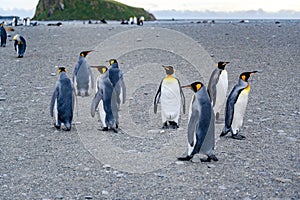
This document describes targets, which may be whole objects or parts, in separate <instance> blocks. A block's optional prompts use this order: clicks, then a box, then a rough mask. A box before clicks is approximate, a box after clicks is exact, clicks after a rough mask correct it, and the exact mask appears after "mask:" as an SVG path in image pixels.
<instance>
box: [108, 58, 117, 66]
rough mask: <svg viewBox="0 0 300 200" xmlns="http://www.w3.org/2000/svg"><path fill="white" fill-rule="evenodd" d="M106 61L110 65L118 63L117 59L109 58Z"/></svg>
mask: <svg viewBox="0 0 300 200" xmlns="http://www.w3.org/2000/svg"><path fill="white" fill-rule="evenodd" d="M108 62H109V64H110V65H112V64H114V63H118V61H117V60H116V59H110V60H109V61H108Z"/></svg>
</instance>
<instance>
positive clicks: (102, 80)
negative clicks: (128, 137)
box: [91, 67, 118, 133]
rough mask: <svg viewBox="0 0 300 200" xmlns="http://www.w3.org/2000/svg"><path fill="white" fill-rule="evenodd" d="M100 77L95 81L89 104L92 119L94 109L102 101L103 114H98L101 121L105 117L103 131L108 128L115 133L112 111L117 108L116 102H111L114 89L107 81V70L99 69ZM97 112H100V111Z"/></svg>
mask: <svg viewBox="0 0 300 200" xmlns="http://www.w3.org/2000/svg"><path fill="white" fill-rule="evenodd" d="M101 68H102V69H101V71H102V73H103V74H102V75H101V76H100V77H98V81H97V88H98V89H97V92H96V94H95V96H94V99H93V101H92V104H91V115H92V117H94V116H95V112H96V109H97V108H98V105H99V103H100V101H101V100H102V101H103V109H104V112H105V113H104V114H103V113H102V116H101V114H100V119H101V121H102V120H103V117H104V115H105V120H103V121H102V125H103V126H104V127H103V129H102V130H103V131H108V128H110V129H112V130H113V131H114V132H115V133H117V132H118V131H117V127H116V118H115V116H114V111H113V109H115V108H116V107H117V106H116V105H114V104H116V101H114V100H112V98H113V95H114V87H113V84H112V82H111V81H110V79H109V70H107V68H106V67H101ZM99 112H102V111H101V109H100V110H99Z"/></svg>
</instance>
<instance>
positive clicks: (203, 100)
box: [178, 82, 218, 162]
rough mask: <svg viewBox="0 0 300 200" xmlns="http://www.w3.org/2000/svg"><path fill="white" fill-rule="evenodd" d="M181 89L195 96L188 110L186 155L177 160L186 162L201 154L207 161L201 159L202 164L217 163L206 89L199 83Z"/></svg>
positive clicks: (209, 104)
mask: <svg viewBox="0 0 300 200" xmlns="http://www.w3.org/2000/svg"><path fill="white" fill-rule="evenodd" d="M183 88H191V89H192V90H193V91H194V92H195V94H194V95H193V97H192V100H191V104H190V109H189V122H188V135H187V137H188V155H187V156H186V157H179V158H178V160H181V161H188V160H191V159H192V158H193V156H194V155H195V154H197V153H202V154H205V155H207V159H201V161H202V162H210V161H211V160H213V161H218V159H217V157H216V156H215V154H214V146H215V116H214V111H213V108H212V105H211V102H210V98H209V96H208V93H207V91H206V88H205V86H204V85H203V84H202V83H201V82H194V83H192V84H191V85H187V86H183Z"/></svg>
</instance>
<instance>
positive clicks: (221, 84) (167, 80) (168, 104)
mask: <svg viewBox="0 0 300 200" xmlns="http://www.w3.org/2000/svg"><path fill="white" fill-rule="evenodd" d="M89 53H91V51H83V52H81V53H80V56H79V60H78V63H77V64H76V66H75V68H74V71H73V77H72V80H71V79H70V78H69V77H68V76H67V74H66V68H65V67H59V68H58V73H59V77H58V80H57V83H56V86H55V89H54V92H53V95H52V99H51V104H50V114H51V116H52V117H54V119H55V123H54V126H55V127H56V128H57V129H60V128H61V124H62V123H63V124H64V125H65V128H64V130H66V131H70V130H71V124H72V119H73V109H74V101H75V96H82V97H85V96H89V95H90V94H91V93H90V89H92V88H94V83H93V75H92V72H91V68H97V70H98V71H99V75H98V77H97V79H96V94H95V96H94V98H93V100H92V103H91V116H92V117H94V116H95V113H96V111H97V110H98V112H99V118H100V120H101V123H102V126H103V129H102V131H108V130H112V131H113V132H115V133H117V132H118V127H119V117H118V111H119V108H120V104H121V99H122V102H123V103H125V100H126V87H125V83H124V79H123V73H122V71H121V70H120V69H119V66H118V62H117V60H116V59H111V60H109V67H106V66H89V65H88V63H87V61H86V59H85V58H86V56H87V55H88V54H89ZM228 63H229V62H223V61H222V62H218V64H217V67H216V69H215V70H214V71H213V72H212V74H211V76H210V79H209V83H208V86H207V88H206V87H205V85H204V84H203V83H202V82H200V81H196V82H193V83H191V84H189V85H185V86H181V84H180V81H179V80H178V78H176V76H175V74H174V72H175V69H174V68H173V67H172V66H165V65H163V68H164V70H165V72H166V76H165V77H164V78H163V79H162V81H161V82H160V85H159V87H158V90H157V92H156V95H155V97H154V113H157V109H158V105H159V104H160V108H161V118H162V123H163V126H162V128H163V129H169V128H171V129H177V128H179V119H180V113H181V107H183V113H185V96H184V92H183V91H182V89H183V88H190V89H191V90H192V91H193V92H194V95H193V97H192V100H191V103H190V106H189V118H188V126H187V140H188V153H187V156H185V157H178V158H177V159H178V160H180V161H189V160H191V159H192V158H193V156H194V155H195V154H198V153H201V154H204V155H206V156H207V158H206V159H201V162H210V161H211V160H213V161H218V158H217V157H216V155H215V153H214V148H215V120H216V119H217V120H219V119H220V112H221V110H222V108H223V106H224V103H225V102H226V105H225V125H224V128H223V130H222V132H221V135H220V137H223V136H225V135H227V134H228V133H229V132H230V133H231V138H233V139H237V140H243V139H245V136H243V135H241V134H239V130H240V128H241V127H242V124H243V117H244V113H245V110H246V106H247V103H248V94H249V92H250V83H249V82H248V79H249V78H250V77H251V76H252V75H253V74H254V73H256V72H257V71H250V72H243V73H241V74H240V76H239V80H238V83H237V84H236V85H235V86H234V87H233V89H232V90H231V92H230V93H229V95H228V97H227V90H228V74H227V71H226V65H227V64H228Z"/></svg>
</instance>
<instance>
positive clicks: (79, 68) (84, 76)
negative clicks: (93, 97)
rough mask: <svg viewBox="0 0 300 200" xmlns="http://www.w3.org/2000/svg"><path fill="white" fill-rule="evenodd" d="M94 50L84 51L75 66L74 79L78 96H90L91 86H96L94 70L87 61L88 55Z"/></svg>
mask: <svg viewBox="0 0 300 200" xmlns="http://www.w3.org/2000/svg"><path fill="white" fill-rule="evenodd" d="M91 52H92V51H82V52H80V55H79V60H78V62H77V64H76V66H75V68H74V71H73V77H72V81H73V83H74V86H75V90H76V95H77V96H82V97H84V96H89V95H90V90H91V88H94V78H93V73H92V70H91V68H90V66H89V64H88V63H87V61H86V59H85V58H86V56H87V55H88V54H89V53H91Z"/></svg>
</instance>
